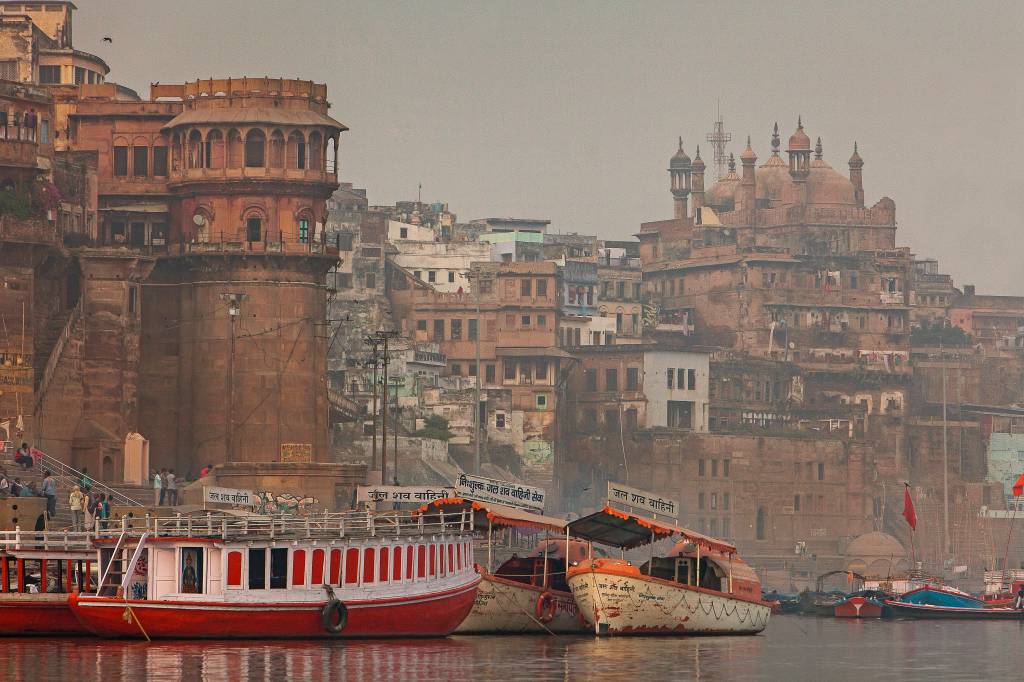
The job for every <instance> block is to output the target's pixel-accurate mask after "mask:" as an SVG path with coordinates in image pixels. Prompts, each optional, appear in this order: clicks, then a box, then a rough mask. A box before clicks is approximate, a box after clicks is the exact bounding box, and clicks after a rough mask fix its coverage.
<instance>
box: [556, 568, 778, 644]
mask: <svg viewBox="0 0 1024 682" xmlns="http://www.w3.org/2000/svg"><path fill="white" fill-rule="evenodd" d="M568 582H569V587H570V588H572V593H573V596H574V597H575V598H576V603H577V605H578V606H579V608H580V612H581V613H582V614H583V618H584V620H586V622H587V625H588V626H589V627H590V628H592V629H593V632H594V633H595V634H597V635H754V634H757V633H759V632H761V631H762V630H764V628H765V627H766V626H767V625H768V618H769V617H770V615H771V606H770V605H769V604H767V603H765V602H761V601H750V600H746V599H739V598H736V597H734V596H731V595H728V594H723V593H720V592H715V591H713V590H706V589H702V588H698V587H691V586H687V585H680V584H678V583H673V582H670V581H667V580H661V579H658V578H652V577H650V576H645V575H624V574H621V573H617V572H614V571H611V570H607V569H605V570H602V569H601V568H595V569H591V570H585V571H579V570H577V571H576V572H574V573H570V575H569V578H568Z"/></svg>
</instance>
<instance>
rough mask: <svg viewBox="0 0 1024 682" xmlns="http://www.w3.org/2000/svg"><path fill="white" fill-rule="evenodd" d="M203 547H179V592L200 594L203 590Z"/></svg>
mask: <svg viewBox="0 0 1024 682" xmlns="http://www.w3.org/2000/svg"><path fill="white" fill-rule="evenodd" d="M203 575H204V574H203V548H202V547H182V548H181V590H180V591H181V593H182V594H202V592H203Z"/></svg>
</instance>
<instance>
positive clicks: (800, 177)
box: [786, 117, 811, 204]
mask: <svg viewBox="0 0 1024 682" xmlns="http://www.w3.org/2000/svg"><path fill="white" fill-rule="evenodd" d="M786 153H787V154H789V177H791V178H792V179H793V184H794V186H795V189H796V194H797V195H796V196H795V197H793V198H794V200H795V201H796V203H798V204H806V203H807V176H808V174H809V173H810V172H811V138H809V137H807V133H805V132H804V123H803V120H802V119H801V118H799V117H798V118H797V120H796V132H794V133H793V134H792V135H790V136H789V149H787V150H786Z"/></svg>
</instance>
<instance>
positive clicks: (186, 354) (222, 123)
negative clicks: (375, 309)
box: [144, 78, 347, 470]
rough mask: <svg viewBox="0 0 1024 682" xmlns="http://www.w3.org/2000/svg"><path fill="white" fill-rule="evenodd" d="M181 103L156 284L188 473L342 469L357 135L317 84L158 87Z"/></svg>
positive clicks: (170, 129)
mask: <svg viewBox="0 0 1024 682" xmlns="http://www.w3.org/2000/svg"><path fill="white" fill-rule="evenodd" d="M167 96H177V97H179V98H180V100H181V102H182V111H181V113H179V114H178V115H177V116H175V117H174V118H173V119H171V120H170V121H168V122H167V123H166V124H165V125H164V127H163V132H164V134H165V135H166V137H167V139H168V141H169V146H170V157H171V159H170V161H171V163H170V169H169V174H168V183H167V188H168V192H169V194H170V199H169V202H168V204H169V211H170V237H171V238H170V243H171V244H173V245H174V246H173V247H172V248H171V249H170V252H169V255H168V257H167V258H165V259H162V260H161V262H160V263H159V264H158V266H157V268H156V271H155V272H154V274H153V275H152V277H151V279H150V281H152V282H154V283H155V284H157V285H159V286H153V287H149V288H148V289H149V290H151V291H152V293H151V294H148V295H149V296H150V299H149V300H148V301H147V302H148V303H149V304H150V306H151V307H150V309H158V310H161V311H162V313H161V315H162V316H163V319H162V321H161V322H162V324H163V328H164V330H165V331H164V332H163V334H162V335H161V334H158V333H156V332H155V331H153V332H152V333H151V334H149V341H148V343H150V344H153V346H154V347H151V348H149V349H147V350H148V351H149V352H150V353H151V354H152V355H157V356H166V350H164V352H162V353H161V352H159V351H160V350H161V349H164V348H165V347H170V346H171V345H172V344H173V347H174V350H175V352H176V354H177V360H178V365H177V375H178V376H177V377H176V379H175V380H176V381H177V382H178V391H177V403H176V405H175V406H174V410H173V412H172V413H174V414H175V418H176V419H177V422H178V431H179V434H180V435H178V436H177V438H178V443H177V444H176V445H177V447H176V449H177V452H178V455H179V462H180V463H181V465H182V466H184V462H188V461H189V460H192V462H191V463H192V465H193V466H195V467H196V470H198V468H199V467H201V466H203V465H205V464H208V463H213V464H218V463H222V462H240V461H242V462H278V461H314V462H316V461H328V460H329V455H330V453H329V452H328V432H329V429H328V424H327V422H326V416H327V389H326V386H327V384H326V382H325V375H326V364H325V363H326V339H325V337H324V334H323V329H324V326H323V323H324V320H325V318H326V304H327V289H326V274H327V272H328V271H329V270H330V269H331V268H332V267H334V266H335V265H336V264H337V261H338V252H337V249H335V248H333V247H332V246H331V245H329V244H326V243H325V237H324V229H323V226H324V224H325V222H326V216H327V199H328V198H329V197H330V196H331V194H332V193H333V192H334V190H336V189H337V188H338V181H337V171H338V159H337V150H338V143H339V136H340V134H341V133H342V132H343V131H345V130H347V128H346V127H345V126H344V125H342V124H341V123H339V122H338V121H336V120H334V119H333V118H331V117H330V116H328V115H327V110H328V106H329V105H328V103H327V88H326V86H325V85H320V84H315V83H312V82H310V81H300V80H286V79H271V78H262V79H252V78H245V79H225V80H204V81H196V82H192V83H185V84H183V85H173V86H165V85H155V86H153V99H154V100H156V99H157V98H158V97H167ZM145 342H147V341H145V340H144V343H145ZM157 346H158V347H159V348H158V347H157ZM151 412H156V410H152V411H151ZM170 418H171V417H164V416H156V417H154V420H158V419H170ZM163 426H164V427H167V426H170V424H163ZM163 430H164V431H166V428H164V429H163ZM296 453H298V454H296Z"/></svg>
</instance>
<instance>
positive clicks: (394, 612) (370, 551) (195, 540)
mask: <svg viewBox="0 0 1024 682" xmlns="http://www.w3.org/2000/svg"><path fill="white" fill-rule="evenodd" d="M471 540H472V516H471V515H470V514H467V513H462V514H451V515H443V516H441V515H439V516H437V517H432V518H429V519H428V518H425V517H413V516H412V515H411V514H409V513H408V512H388V513H380V514H374V513H372V512H349V513H345V514H332V515H320V516H312V517H306V518H303V517H297V516H292V517H280V516H274V517H268V516H248V515H247V516H236V515H230V514H226V513H223V512H218V513H216V514H214V513H209V514H207V515H206V516H203V517H201V518H194V517H189V518H174V519H146V520H145V521H142V520H139V521H137V523H136V525H135V526H134V527H131V526H128V525H125V527H124V528H123V529H120V530H119V531H117V532H110V531H108V535H107V537H101V538H99V539H98V540H97V541H96V544H97V546H98V548H99V550H98V553H99V566H100V568H101V573H102V575H101V578H100V580H99V588H98V590H97V593H96V594H91V595H87V594H78V595H72V597H71V600H70V604H71V609H72V611H73V613H74V615H75V617H76V618H77V619H78V621H79V622H80V623H81V624H82V625H83V626H84V627H85V628H86V629H87V630H89V631H90V632H92V633H94V634H96V635H99V636H101V637H135V638H138V637H145V638H175V639H183V638H184V639H189V638H218V639H220V638H245V639H252V638H275V639H276V638H318V637H330V638H349V637H438V636H445V635H448V634H449V633H451V632H452V631H453V630H454V629H455V627H456V626H458V624H459V623H461V622H462V620H463V619H464V618H465V617H466V614H468V613H469V610H470V608H471V607H472V605H473V598H474V596H475V595H476V589H477V585H478V583H479V582H480V577H479V576H478V575H477V574H476V572H475V571H474V570H473V550H472V542H471Z"/></svg>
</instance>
